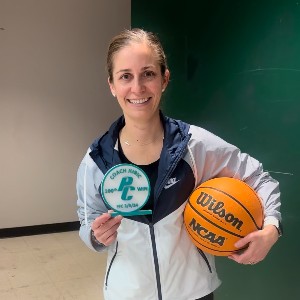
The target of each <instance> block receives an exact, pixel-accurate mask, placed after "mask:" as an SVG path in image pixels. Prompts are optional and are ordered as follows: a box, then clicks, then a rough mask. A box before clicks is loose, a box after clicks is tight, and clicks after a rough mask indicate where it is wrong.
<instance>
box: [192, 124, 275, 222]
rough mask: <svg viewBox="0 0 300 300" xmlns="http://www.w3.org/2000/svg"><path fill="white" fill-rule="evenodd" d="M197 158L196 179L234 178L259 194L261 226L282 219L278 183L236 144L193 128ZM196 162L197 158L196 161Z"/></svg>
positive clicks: (200, 180) (201, 180) (202, 180)
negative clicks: (262, 218) (262, 214)
mask: <svg viewBox="0 0 300 300" xmlns="http://www.w3.org/2000/svg"><path fill="white" fill-rule="evenodd" d="M194 130H195V136H196V140H195V141H194V146H195V148H196V149H197V150H194V151H193V152H194V154H195V155H196V159H198V161H200V162H201V161H202V162H204V164H203V167H200V169H199V170H198V171H197V173H198V176H199V177H198V178H199V182H198V185H199V184H200V183H201V182H204V181H206V180H208V179H210V178H214V177H222V176H224V177H233V178H237V179H241V180H243V181H244V182H245V183H247V184H248V185H249V186H251V187H252V188H253V189H254V190H255V191H256V192H257V194H258V195H259V196H260V198H261V200H262V203H263V206H264V214H265V219H264V225H267V224H268V223H269V222H272V219H276V220H279V221H281V213H280V206H281V203H280V191H279V183H278V181H276V180H275V179H274V178H272V177H271V176H270V174H269V173H268V172H265V171H264V170H263V166H262V164H261V163H260V162H259V161H258V160H256V159H255V158H253V157H251V156H250V155H249V154H247V153H242V152H241V151H240V149H238V148H237V147H236V146H234V145H232V144H229V143H227V142H226V141H224V140H222V139H221V138H219V137H218V136H216V135H214V134H211V133H209V132H208V131H205V130H203V129H198V130H197V129H195V128H194ZM196 161H197V160H196Z"/></svg>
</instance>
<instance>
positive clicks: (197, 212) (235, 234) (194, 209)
mask: <svg viewBox="0 0 300 300" xmlns="http://www.w3.org/2000/svg"><path fill="white" fill-rule="evenodd" d="M188 203H189V205H190V207H191V208H192V209H193V211H194V212H195V213H196V214H198V215H199V216H201V217H202V218H203V219H204V220H206V221H207V222H209V223H210V224H212V225H214V226H216V227H218V228H219V229H221V230H223V231H225V232H227V233H229V234H232V235H234V236H237V237H240V238H243V237H244V236H242V235H239V234H237V233H234V232H232V231H230V230H227V229H225V228H223V227H221V226H219V225H218V224H216V223H214V222H212V221H211V220H209V219H208V218H206V217H205V216H204V215H203V214H201V213H200V212H199V211H197V210H196V208H195V207H194V206H193V205H192V204H191V202H190V200H189V201H188Z"/></svg>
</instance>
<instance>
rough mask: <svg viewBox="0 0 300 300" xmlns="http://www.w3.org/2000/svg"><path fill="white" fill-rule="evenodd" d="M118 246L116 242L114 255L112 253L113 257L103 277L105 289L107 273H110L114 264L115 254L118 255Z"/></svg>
mask: <svg viewBox="0 0 300 300" xmlns="http://www.w3.org/2000/svg"><path fill="white" fill-rule="evenodd" d="M118 245H119V244H118V242H117V244H116V250H115V253H114V255H113V257H112V259H111V261H110V263H109V266H108V269H107V272H106V276H105V288H107V282H108V277H109V273H110V270H111V267H112V264H113V262H114V260H115V258H116V256H117V253H118Z"/></svg>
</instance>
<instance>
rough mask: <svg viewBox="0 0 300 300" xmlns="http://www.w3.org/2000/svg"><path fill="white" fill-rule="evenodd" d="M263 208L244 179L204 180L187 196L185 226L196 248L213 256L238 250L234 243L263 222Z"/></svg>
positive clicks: (256, 228)
mask: <svg viewBox="0 0 300 300" xmlns="http://www.w3.org/2000/svg"><path fill="white" fill-rule="evenodd" d="M263 219H264V214H263V207H262V203H261V200H260V198H259V196H258V195H257V193H256V192H255V191H254V190H253V189H252V188H251V187H250V186H249V185H247V184H246V183H245V182H243V181H241V180H238V179H235V178H229V177H220V178H214V179H210V180H208V181H205V182H203V183H202V184H201V185H199V186H198V188H197V189H196V190H194V191H193V193H192V194H191V195H190V197H189V199H188V202H187V205H186V207H185V210H184V225H185V227H186V230H187V232H188V235H189V237H190V238H191V240H192V242H193V243H194V244H195V245H196V247H197V248H199V249H201V250H203V251H205V252H207V253H210V254H212V255H215V256H228V255H230V254H232V253H234V252H237V251H239V250H241V249H238V248H236V247H234V244H235V243H236V242H237V241H238V240H240V239H241V238H243V237H245V236H246V235H247V234H249V233H251V232H253V231H256V230H260V229H261V228H262V225H263Z"/></svg>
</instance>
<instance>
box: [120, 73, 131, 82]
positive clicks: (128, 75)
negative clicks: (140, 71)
mask: <svg viewBox="0 0 300 300" xmlns="http://www.w3.org/2000/svg"><path fill="white" fill-rule="evenodd" d="M130 78H131V77H130V74H127V73H125V74H123V75H122V76H121V79H124V80H129V79H130Z"/></svg>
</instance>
